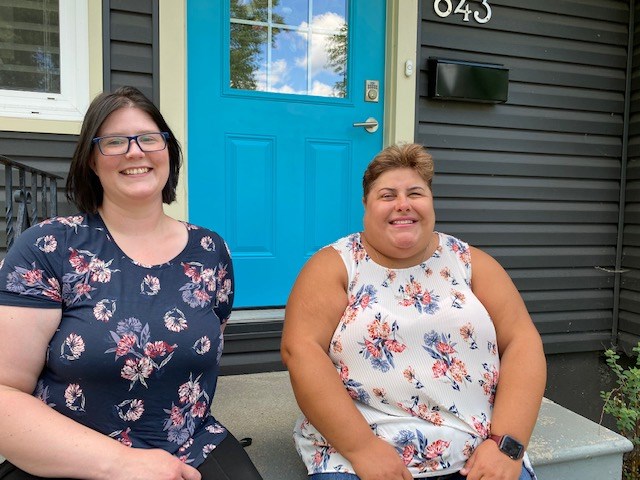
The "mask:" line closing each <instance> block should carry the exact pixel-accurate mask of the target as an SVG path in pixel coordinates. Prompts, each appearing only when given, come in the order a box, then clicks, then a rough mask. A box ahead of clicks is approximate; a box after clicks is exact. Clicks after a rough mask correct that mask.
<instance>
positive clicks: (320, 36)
mask: <svg viewBox="0 0 640 480" xmlns="http://www.w3.org/2000/svg"><path fill="white" fill-rule="evenodd" d="M230 22H231V24H230V32H231V38H230V42H229V45H230V52H229V53H230V55H229V59H230V65H229V72H230V78H229V85H230V87H231V88H235V89H239V90H258V91H267V92H274V93H288V94H298V95H315V96H321V97H346V96H347V81H346V80H347V65H348V50H347V39H348V12H347V0H231V11H230Z"/></svg>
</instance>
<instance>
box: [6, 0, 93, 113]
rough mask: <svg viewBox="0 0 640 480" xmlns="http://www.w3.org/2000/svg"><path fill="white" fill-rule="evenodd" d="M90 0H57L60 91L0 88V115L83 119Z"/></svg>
mask: <svg viewBox="0 0 640 480" xmlns="http://www.w3.org/2000/svg"><path fill="white" fill-rule="evenodd" d="M88 1H89V0H60V12H59V18H60V93H59V94H54V93H42V92H24V91H17V90H0V116H3V117H18V118H31V119H42V120H69V121H78V120H82V118H83V116H84V114H85V112H86V110H87V107H88V106H89V28H88V27H89V11H88V10H89V8H88Z"/></svg>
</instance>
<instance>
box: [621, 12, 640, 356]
mask: <svg viewBox="0 0 640 480" xmlns="http://www.w3.org/2000/svg"><path fill="white" fill-rule="evenodd" d="M634 19H635V22H634V24H635V28H634V36H633V38H634V40H633V62H632V65H633V67H632V74H631V97H630V109H629V111H630V113H629V136H628V139H629V145H628V165H627V169H626V191H625V199H626V203H625V217H624V218H625V225H624V236H623V242H624V244H623V249H622V268H623V269H624V270H627V271H626V272H624V273H622V281H621V289H620V315H619V323H618V327H619V331H618V338H619V341H620V344H621V346H623V347H624V348H625V349H627V351H629V350H630V349H631V348H632V347H633V346H635V345H637V343H638V341H640V2H636V6H635V12H634Z"/></svg>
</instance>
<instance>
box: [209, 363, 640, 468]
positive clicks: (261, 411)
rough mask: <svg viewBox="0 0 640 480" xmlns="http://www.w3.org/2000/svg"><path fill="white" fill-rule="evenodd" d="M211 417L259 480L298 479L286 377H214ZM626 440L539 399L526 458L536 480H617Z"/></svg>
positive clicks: (292, 411) (291, 400)
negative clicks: (243, 449) (239, 444)
mask: <svg viewBox="0 0 640 480" xmlns="http://www.w3.org/2000/svg"><path fill="white" fill-rule="evenodd" d="M213 411H214V415H215V416H216V418H217V419H218V420H220V421H221V422H222V423H223V425H225V426H227V427H228V428H229V430H230V431H231V432H232V433H233V434H234V435H235V436H236V437H237V438H238V439H240V438H242V437H252V438H253V444H252V445H251V446H249V447H247V453H248V454H249V456H250V457H251V459H252V460H253V461H254V463H255V464H256V467H257V468H258V470H259V471H260V472H261V473H262V475H263V477H264V479H265V480H304V479H306V478H307V473H306V469H305V468H304V466H303V463H302V461H301V460H300V458H299V457H298V454H297V453H296V450H295V447H294V444H293V438H292V431H293V424H294V421H295V419H296V418H297V417H298V415H299V414H300V410H299V409H298V406H297V404H296V402H295V398H294V396H293V392H292V390H291V385H290V384H289V376H288V374H287V372H270V373H256V374H248V375H229V376H224V377H220V379H219V382H218V389H217V391H216V396H215V401H214V405H213ZM632 447H633V446H632V444H631V442H630V441H629V440H627V439H626V438H624V437H622V436H620V435H618V434H617V433H615V432H612V431H611V430H608V429H607V428H605V427H601V426H600V425H598V424H596V423H594V422H592V421H591V420H589V419H587V418H584V417H581V416H580V415H578V414H576V413H574V412H572V411H570V410H567V409H566V408H564V407H562V406H560V405H558V404H556V403H553V402H552V401H550V400H548V399H544V400H543V403H542V407H541V409H540V414H539V416H538V422H537V424H536V427H535V430H534V432H533V436H532V437H531V441H530V443H529V448H528V454H529V457H530V459H531V462H532V463H533V466H534V468H535V470H536V474H537V476H538V480H621V477H622V455H623V453H624V452H627V451H630V450H631V449H632Z"/></svg>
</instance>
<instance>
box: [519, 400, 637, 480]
mask: <svg viewBox="0 0 640 480" xmlns="http://www.w3.org/2000/svg"><path fill="white" fill-rule="evenodd" d="M632 449H633V444H632V443H631V442H630V441H629V440H628V439H626V438H625V437H623V436H621V435H618V434H617V433H615V432H612V431H611V430H609V429H607V428H605V427H602V426H600V425H598V424H597V423H595V422H592V421H591V420H589V419H587V418H584V417H582V416H580V415H578V414H577V413H574V412H572V411H571V410H567V409H566V408H564V407H562V406H560V405H558V404H556V403H554V402H552V401H551V400H548V399H546V398H545V399H543V401H542V406H541V408H540V413H539V415H538V421H537V423H536V427H535V429H534V430H533V435H532V437H531V442H530V443H529V448H528V453H529V457H530V458H531V463H533V465H534V468H535V471H536V475H537V476H538V479H539V480H560V479H562V480H571V479H581V480H620V479H621V478H622V456H623V454H624V453H625V452H629V451H631V450H632Z"/></svg>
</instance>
